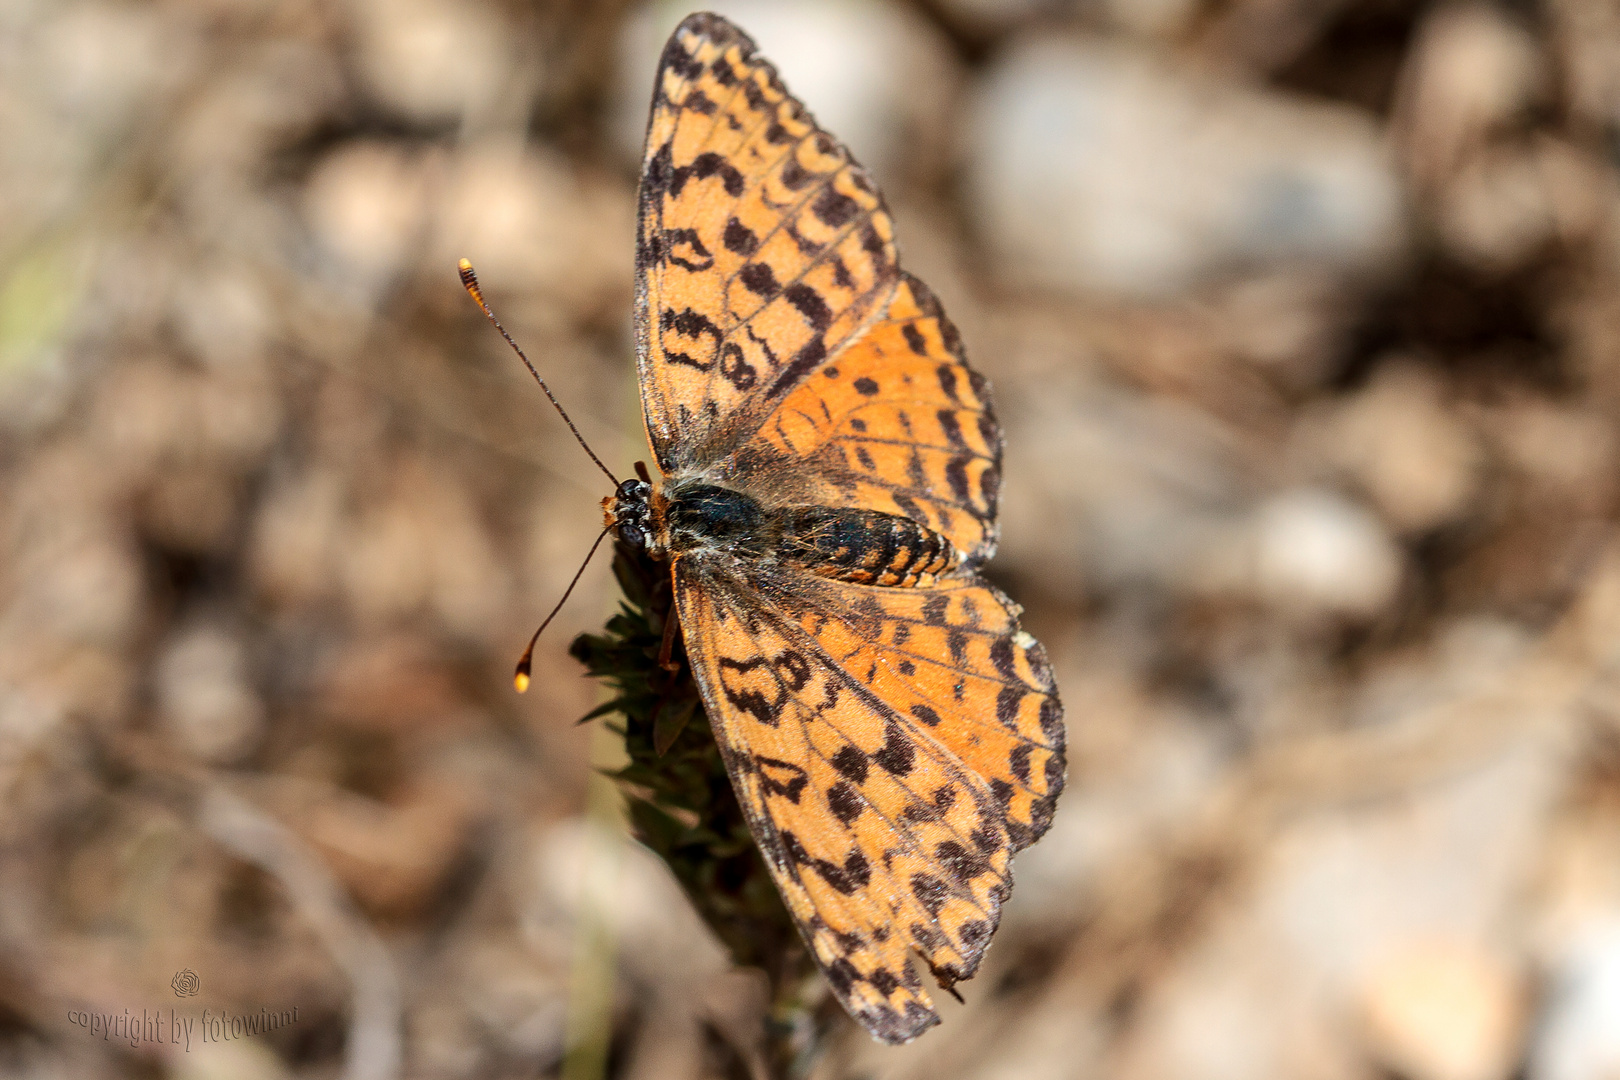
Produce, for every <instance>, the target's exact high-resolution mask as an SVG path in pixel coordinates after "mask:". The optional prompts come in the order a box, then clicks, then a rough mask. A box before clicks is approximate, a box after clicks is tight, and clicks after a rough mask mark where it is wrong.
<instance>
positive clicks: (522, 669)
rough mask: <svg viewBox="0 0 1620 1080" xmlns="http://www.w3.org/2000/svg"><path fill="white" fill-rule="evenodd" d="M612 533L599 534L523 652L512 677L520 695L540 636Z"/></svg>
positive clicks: (525, 688)
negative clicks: (603, 542) (555, 604)
mask: <svg viewBox="0 0 1620 1080" xmlns="http://www.w3.org/2000/svg"><path fill="white" fill-rule="evenodd" d="M612 531H613V526H612V525H609V526H608V527H607V528H605V529H603V530H602V531H601V533H600V534H598V536H597V537H596V543H594V544H592V545H591V550H590V551H589V552H588V553H587V554H586V556H585V561H584V562H582V563H580V564H579V569H578V570H576V571H574V580H573V581H570V582H569V583H568V588H566V589H564V590H563V594H562V599H561V600H558V601H557V606H556V607H554V608H552V609H551V614H550V615H547V616H546V621H545V622H543V623H541V624H540V629H538V630H536V631H535V632H534V637H532V638H530V639H529V647H528V648H527V649H524V650H523V659H521V660H519V661H518V662H517V672H516V673H515V674H514V675H513V676H512V685H513V686H515V687H517V692H518V693H520V694H523V693H527V692H528V689H529V682H530V678H529V672H530V670H531V668H532V667H533V665H534V643H535V642H537V641H539V640H540V635H541V634H543V633H545V632H546V627H548V626H550V625H551V620H552V619H555V618H556V617H557V612H559V611H561V610H562V606H563V605H564V604H566V603H568V597H569V596H570V595H572V594H573V591H574V586H575V585H578V584H579V579H580V577H581V576H582V575H583V574H584V573H585V568H586V567H587V566H589V565H591V559H592V557H593V556H595V555H596V549H597V548H599V547H601V546H602V541H603V540H606V539H607V534H608V533H610V532H612Z"/></svg>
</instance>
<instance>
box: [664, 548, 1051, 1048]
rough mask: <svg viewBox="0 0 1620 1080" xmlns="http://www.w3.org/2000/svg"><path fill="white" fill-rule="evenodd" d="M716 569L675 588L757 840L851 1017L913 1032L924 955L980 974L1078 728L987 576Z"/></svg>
mask: <svg viewBox="0 0 1620 1080" xmlns="http://www.w3.org/2000/svg"><path fill="white" fill-rule="evenodd" d="M705 563H706V560H703V559H701V558H700V559H682V560H681V561H680V562H679V563H678V564H677V566H678V569H677V572H676V583H677V585H676V599H677V604H678V606H679V610H680V618H681V625H682V628H683V636H684V638H685V641H686V646H687V653H688V656H689V658H690V660H691V663H692V668H693V673H694V675H695V676H696V678H697V680H698V684H699V686H700V688H701V689H702V691H703V696H704V700H705V703H706V704H707V705H708V707H709V711H710V719H711V723H712V724H713V726H714V729H715V732H716V736H717V738H718V739H719V742H720V744H721V746H722V748H723V752H724V753H725V756H726V761H727V768H728V770H729V771H730V773H731V777H732V783H733V785H734V787H735V788H736V790H737V793H738V796H739V799H740V800H741V802H742V804H743V806H744V809H745V811H746V813H747V816H748V819H749V824H750V827H751V828H752V830H753V832H754V836H755V839H756V840H757V841H758V842H759V845H760V848H761V850H762V851H763V852H764V853H765V855H766V861H767V864H768V865H769V866H770V868H771V873H772V875H773V877H774V878H775V880H776V882H777V885H778V887H779V888H780V890H781V892H782V895H783V897H784V899H785V900H786V902H787V906H788V909H789V911H790V912H791V913H792V914H793V917H794V919H795V921H796V922H797V923H798V924H799V927H800V929H801V931H802V932H803V934H804V936H805V940H806V941H807V942H808V943H809V945H810V948H811V951H812V953H813V954H814V956H815V957H816V960H817V963H818V964H819V965H820V966H821V968H822V971H823V972H824V973H825V974H826V976H827V979H828V982H829V984H830V985H831V986H832V987H833V990H834V992H835V993H836V994H837V995H838V996H839V998H840V999H841V1000H842V1001H843V1002H844V1004H845V1005H846V1007H847V1008H848V1009H849V1011H850V1012H851V1014H852V1015H854V1016H856V1017H857V1018H858V1019H860V1020H861V1022H862V1023H863V1024H864V1025H865V1026H866V1027H867V1028H868V1030H870V1031H871V1032H872V1033H873V1034H874V1035H876V1036H878V1037H879V1038H881V1039H883V1040H884V1041H886V1042H891V1043H898V1042H904V1041H907V1040H909V1039H911V1038H914V1037H915V1036H916V1035H917V1034H919V1033H921V1032H922V1031H923V1030H925V1029H926V1028H927V1027H929V1026H931V1025H932V1024H934V1023H937V1022H938V1016H937V1014H936V1013H935V1012H934V1010H933V1007H932V1002H931V1001H930V999H929V997H928V995H927V993H926V992H925V991H924V990H923V989H922V988H921V986H920V985H918V984H917V982H916V980H915V978H914V976H913V975H912V974H911V971H910V967H909V964H908V959H907V957H908V953H909V952H910V951H913V950H915V951H916V952H917V953H918V954H919V955H921V956H922V958H923V959H924V961H925V962H926V963H927V964H928V965H929V967H930V968H931V969H932V970H933V972H934V974H935V975H936V977H937V978H939V980H940V982H941V983H942V984H943V985H946V986H950V985H952V984H953V983H955V982H956V981H957V980H959V979H965V978H969V977H971V976H972V974H973V973H974V971H975V970H976V969H977V967H978V964H979V961H980V958H981V957H982V955H983V951H984V948H985V946H986V945H987V944H988V942H989V939H990V936H991V934H992V933H993V932H994V930H995V927H996V924H997V922H998V921H999V919H1000V907H1001V903H1002V901H1003V900H1004V899H1005V897H1006V896H1007V894H1008V892H1009V890H1010V889H1011V871H1010V858H1011V855H1012V853H1013V852H1014V851H1016V850H1018V849H1019V848H1021V847H1023V846H1025V845H1027V844H1028V843H1030V842H1031V841H1032V840H1033V839H1034V838H1035V837H1037V836H1038V835H1039V834H1040V833H1041V832H1043V831H1044V830H1045V827H1046V824H1047V823H1048V822H1049V820H1050V815H1051V805H1052V802H1053V801H1054V800H1055V798H1056V796H1057V791H1058V789H1059V788H1060V787H1061V784H1062V767H1063V758H1062V726H1061V708H1060V707H1059V706H1058V704H1057V698H1056V696H1055V692H1054V690H1053V688H1052V685H1051V679H1050V675H1049V674H1048V672H1047V670H1046V665H1045V660H1044V657H1043V656H1042V655H1041V653H1040V649H1039V646H1038V645H1035V644H1034V643H1033V641H1031V640H1029V639H1028V638H1027V636H1026V635H1023V634H1021V633H1020V632H1019V630H1018V627H1017V623H1016V621H1015V619H1014V617H1013V613H1012V611H1011V610H1010V609H1009V607H1008V604H1007V601H1006V600H1005V598H1003V597H1001V596H1000V595H999V594H997V593H996V592H995V591H994V590H992V589H990V588H989V587H987V586H985V585H983V584H982V583H980V582H978V581H977V580H976V579H972V578H962V579H952V580H950V581H947V582H941V583H939V585H938V587H937V588H929V589H883V588H877V587H869V586H855V585H849V584H847V583H842V582H830V581H827V580H826V579H823V578H818V577H814V576H812V575H809V574H802V573H798V572H791V571H776V570H769V571H767V570H760V571H758V572H757V573H756V575H755V576H754V577H753V579H752V580H748V579H745V578H739V577H736V576H733V574H732V572H731V571H730V570H727V569H724V568H722V567H721V566H720V565H719V564H717V563H710V564H708V565H705ZM760 575H764V577H768V578H769V579H770V580H764V577H761V576H760ZM766 595H769V596H770V597H771V599H770V600H769V601H766V600H764V599H763V598H764V596H766ZM919 603H920V605H922V606H919ZM953 635H954V636H960V637H961V638H963V639H964V640H963V641H961V642H960V643H957V644H955V645H954V647H953V644H952V642H953V641H954V637H953ZM936 637H938V638H939V639H940V640H939V641H937V642H935V641H934V638H936ZM947 638H951V639H952V640H951V641H947V640H946V639H947ZM908 641H910V642H914V643H915V644H914V645H912V646H911V647H908ZM936 644H937V646H938V652H937V655H935V652H934V649H933V646H934V645H936ZM930 657H932V658H930ZM997 701H1001V702H1002V703H1003V704H1002V707H1001V708H1000V710H999V711H998V709H997V706H996V704H995V703H996V702H997Z"/></svg>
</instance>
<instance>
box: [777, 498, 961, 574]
mask: <svg viewBox="0 0 1620 1080" xmlns="http://www.w3.org/2000/svg"><path fill="white" fill-rule="evenodd" d="M777 520H778V522H779V523H780V525H781V527H782V535H781V540H780V543H779V546H778V548H777V557H778V558H780V559H781V560H782V562H784V563H787V564H788V565H789V566H797V567H800V568H802V569H805V570H809V571H810V572H811V573H814V574H819V575H821V576H822V577H830V578H836V579H838V580H839V581H853V582H856V583H857V584H861V585H898V586H907V585H916V584H917V583H918V582H920V581H925V580H928V579H931V578H933V577H934V576H936V575H938V574H942V573H944V572H945V571H947V570H949V569H950V568H952V567H953V566H955V565H956V549H955V548H954V547H952V546H951V542H950V541H949V540H947V539H946V538H945V537H943V536H941V535H940V534H939V533H937V532H934V531H933V530H932V529H930V528H928V527H927V526H924V525H919V524H918V523H917V522H915V521H912V520H911V519H910V518H908V517H900V516H899V515H897V514H885V513H883V512H881V511H878V510H856V509H847V508H834V507H829V506H789V507H784V508H783V509H781V510H779V511H777Z"/></svg>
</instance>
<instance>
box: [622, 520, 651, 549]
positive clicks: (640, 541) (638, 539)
mask: <svg viewBox="0 0 1620 1080" xmlns="http://www.w3.org/2000/svg"><path fill="white" fill-rule="evenodd" d="M619 539H620V540H623V541H624V542H625V543H626V544H629V545H630V546H631V547H633V548H639V547H644V546H645V545H646V543H647V537H646V534H645V533H643V532H642V531H641V529H640V527H638V526H635V525H629V524H625V525H620V526H619Z"/></svg>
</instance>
